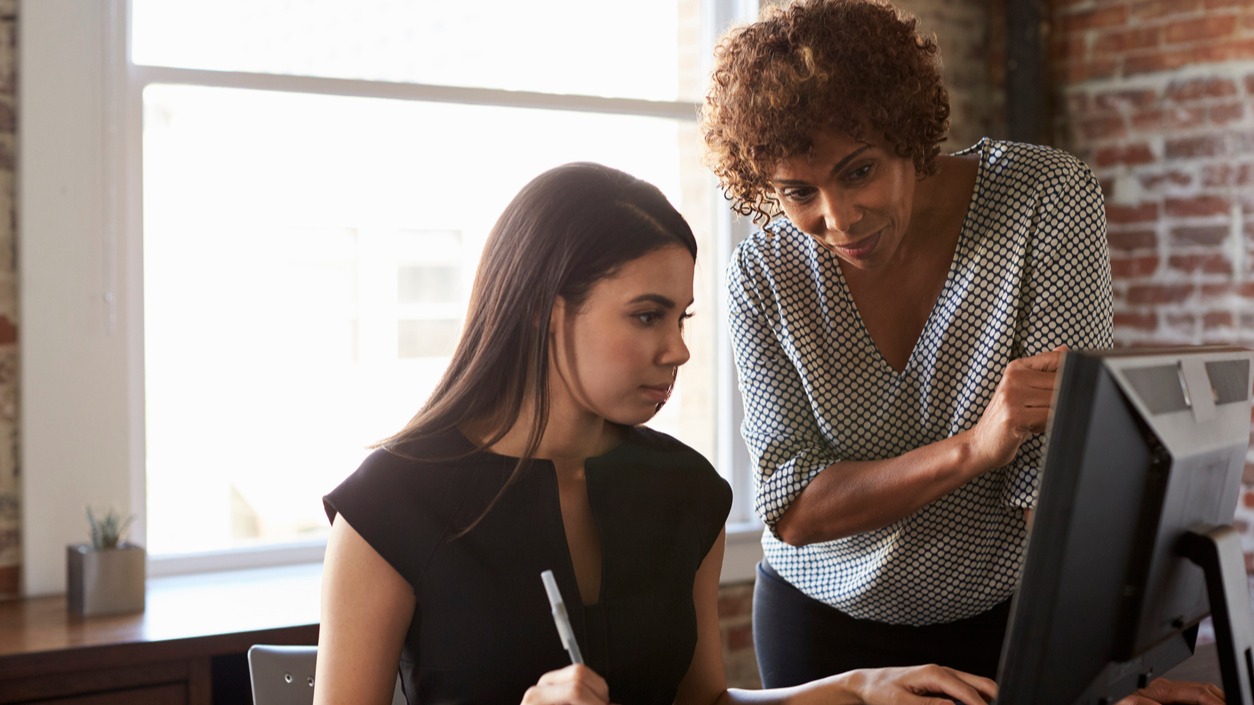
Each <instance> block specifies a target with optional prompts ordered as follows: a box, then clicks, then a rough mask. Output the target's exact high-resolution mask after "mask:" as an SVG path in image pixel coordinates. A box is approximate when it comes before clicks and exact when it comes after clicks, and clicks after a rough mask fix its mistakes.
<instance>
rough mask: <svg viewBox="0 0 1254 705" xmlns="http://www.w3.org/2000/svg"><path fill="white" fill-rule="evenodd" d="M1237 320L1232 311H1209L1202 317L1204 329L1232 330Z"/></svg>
mask: <svg viewBox="0 0 1254 705" xmlns="http://www.w3.org/2000/svg"><path fill="white" fill-rule="evenodd" d="M1235 325H1236V319H1235V318H1234V317H1233V315H1232V312H1231V311H1208V312H1207V313H1205V314H1203V315H1202V328H1232V327H1233V326H1235Z"/></svg>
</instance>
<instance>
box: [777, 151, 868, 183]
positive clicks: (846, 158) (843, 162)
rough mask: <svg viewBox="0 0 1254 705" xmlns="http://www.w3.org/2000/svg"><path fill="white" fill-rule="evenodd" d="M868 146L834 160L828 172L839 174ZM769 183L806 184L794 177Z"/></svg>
mask: <svg viewBox="0 0 1254 705" xmlns="http://www.w3.org/2000/svg"><path fill="white" fill-rule="evenodd" d="M870 148H871V145H869V144H864V145H862V146H861V147H859V148H857V149H855V150H853V151H852V152H850V153H849V154H846V155H845V156H844V158H843V159H841V160H840V161H838V162H836V166H834V167H832V170H831V171H830V172H828V173H829V174H839V173H840V172H841V170H842V169H844V168H845V167H846V166H848V165H849V162H851V161H853V160H854V159H857V157H858V155H859V154H862V153H863V152H865V151H867V150H868V149H870ZM771 183H772V184H774V185H776V186H805V185H807V184H806V182H804V181H798V180H796V179H771Z"/></svg>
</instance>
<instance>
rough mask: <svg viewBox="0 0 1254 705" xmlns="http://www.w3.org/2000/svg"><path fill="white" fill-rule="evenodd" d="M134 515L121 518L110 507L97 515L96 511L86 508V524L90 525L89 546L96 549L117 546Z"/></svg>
mask: <svg viewBox="0 0 1254 705" xmlns="http://www.w3.org/2000/svg"><path fill="white" fill-rule="evenodd" d="M134 518H135V517H133V516H129V517H126V518H123V517H122V515H121V514H118V513H117V512H116V511H114V510H113V508H112V507H110V508H109V510H108V511H106V512H105V513H104V516H101V517H97V516H96V513H95V512H93V511H92V510H91V507H88V508H87V524H88V526H90V527H91V546H92V548H94V549H96V550H102V549H106V548H117V547H118V544H120V543H122V538H123V537H124V536H125V535H126V529H127V528H128V527H129V526H130V525H131V520H132V519H134Z"/></svg>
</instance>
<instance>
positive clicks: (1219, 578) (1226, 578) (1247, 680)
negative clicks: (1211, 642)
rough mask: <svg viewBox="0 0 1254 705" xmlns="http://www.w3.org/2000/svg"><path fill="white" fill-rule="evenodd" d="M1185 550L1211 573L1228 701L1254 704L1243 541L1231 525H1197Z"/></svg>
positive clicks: (1253, 642) (1253, 648)
mask: <svg viewBox="0 0 1254 705" xmlns="http://www.w3.org/2000/svg"><path fill="white" fill-rule="evenodd" d="M1180 550H1181V552H1182V553H1183V554H1184V555H1185V556H1186V557H1188V559H1189V560H1191V561H1193V562H1194V563H1196V564H1198V565H1199V566H1201V567H1202V572H1203V573H1205V574H1206V592H1207V595H1208V597H1209V598H1210V612H1211V619H1212V621H1213V622H1214V625H1215V645H1216V646H1217V647H1218V649H1219V669H1220V673H1221V674H1223V681H1224V699H1225V700H1226V701H1227V702H1230V703H1254V688H1252V687H1251V683H1254V627H1251V625H1250V588H1249V578H1247V577H1246V574H1245V556H1244V554H1243V553H1242V551H1241V539H1240V537H1239V536H1238V535H1237V532H1236V530H1234V529H1233V528H1232V527H1231V526H1216V527H1195V528H1193V529H1191V530H1189V531H1186V532H1185V533H1184V536H1183V537H1182V538H1181V539H1180Z"/></svg>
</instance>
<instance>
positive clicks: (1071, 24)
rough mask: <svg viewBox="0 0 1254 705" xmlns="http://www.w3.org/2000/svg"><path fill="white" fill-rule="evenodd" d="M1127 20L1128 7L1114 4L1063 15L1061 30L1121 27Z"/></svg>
mask: <svg viewBox="0 0 1254 705" xmlns="http://www.w3.org/2000/svg"><path fill="white" fill-rule="evenodd" d="M1127 22H1128V7H1127V6H1126V5H1114V6H1111V7H1099V8H1095V9H1091V10H1083V11H1080V12H1075V13H1070V14H1067V15H1064V16H1063V18H1062V31H1063V33H1065V34H1071V33H1072V32H1082V31H1085V30H1090V29H1100V28H1102V27H1123V26H1124V25H1126V24H1127Z"/></svg>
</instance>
